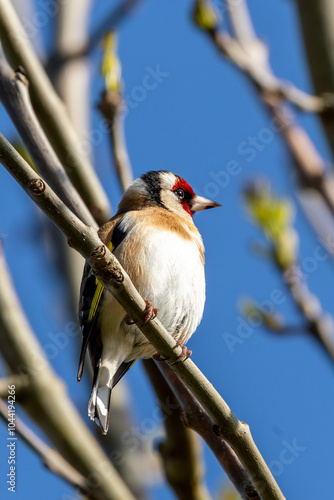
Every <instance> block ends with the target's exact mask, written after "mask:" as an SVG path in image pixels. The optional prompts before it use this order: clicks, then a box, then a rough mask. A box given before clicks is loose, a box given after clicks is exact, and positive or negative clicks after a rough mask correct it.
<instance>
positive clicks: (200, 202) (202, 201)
mask: <svg viewBox="0 0 334 500" xmlns="http://www.w3.org/2000/svg"><path fill="white" fill-rule="evenodd" d="M221 206H222V205H221V204H220V203H217V202H216V201H212V200H208V198H203V196H198V195H197V194H195V196H194V197H193V199H192V200H191V207H190V209H191V211H192V212H193V213H195V212H199V211H200V210H206V209H207V208H214V207H221Z"/></svg>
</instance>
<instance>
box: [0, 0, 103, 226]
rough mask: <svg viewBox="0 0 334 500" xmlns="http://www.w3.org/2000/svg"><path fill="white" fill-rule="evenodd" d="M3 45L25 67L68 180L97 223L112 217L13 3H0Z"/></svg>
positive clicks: (36, 106) (6, 0)
mask: <svg viewBox="0 0 334 500" xmlns="http://www.w3.org/2000/svg"><path fill="white" fill-rule="evenodd" d="M0 9H1V10H0V33H1V42H2V43H3V46H4V48H5V51H6V54H7V55H8V57H9V58H10V60H11V62H12V64H13V66H20V65H21V66H22V67H24V69H25V71H26V74H27V77H28V80H29V84H30V94H31V99H32V103H33V106H34V109H35V112H36V114H37V116H38V118H39V120H40V122H41V124H42V126H43V129H44V130H45V132H46V134H47V136H48V139H49V141H50V143H51V144H52V146H53V148H54V150H55V152H56V154H57V155H58V157H59V159H60V161H61V162H62V164H63V165H64V168H65V170H66V172H67V173H68V176H69V178H70V179H71V181H72V182H73V184H74V186H75V187H76V188H77V190H78V192H79V193H80V194H81V196H82V198H83V200H84V201H85V203H86V205H87V206H88V208H89V210H90V211H91V213H92V214H93V216H94V218H95V220H96V221H97V222H98V223H99V224H102V223H103V222H105V221H106V220H107V219H108V218H109V211H110V207H109V201H108V198H107V196H106V194H105V192H104V189H103V187H102V186H101V183H100V181H99V179H98V177H97V176H96V174H95V171H94V169H93V167H92V166H91V164H90V163H89V161H88V159H87V157H86V155H85V154H84V152H83V149H82V145H80V143H79V141H78V138H77V135H76V133H75V131H74V128H73V126H72V123H71V121H70V120H69V118H68V116H67V113H66V110H65V107H64V104H63V103H62V101H61V100H60V99H59V97H58V95H57V94H56V92H55V91H54V88H53V87H52V85H51V82H50V80H49V79H48V77H47V75H46V73H45V71H44V69H43V67H42V65H41V64H40V62H39V60H38V59H37V57H36V55H35V53H34V51H33V49H32V46H31V44H30V42H29V37H28V35H27V34H26V33H25V31H24V29H23V27H22V25H21V23H20V20H19V18H18V16H17V14H16V12H15V10H14V8H13V6H12V5H11V2H10V0H1V3H0Z"/></svg>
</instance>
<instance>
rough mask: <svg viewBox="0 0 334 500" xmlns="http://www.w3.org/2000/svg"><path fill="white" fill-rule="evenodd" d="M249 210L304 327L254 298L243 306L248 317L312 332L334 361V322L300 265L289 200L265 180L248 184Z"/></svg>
mask: <svg viewBox="0 0 334 500" xmlns="http://www.w3.org/2000/svg"><path fill="white" fill-rule="evenodd" d="M244 196H245V200H246V206H247V211H248V213H249V215H250V216H251V218H252V219H253V221H254V222H255V223H256V224H257V225H258V226H259V227H260V229H261V231H262V232H263V234H264V236H265V238H266V239H267V241H268V242H269V244H270V247H269V251H268V254H269V255H270V258H271V261H272V262H273V263H274V264H275V266H276V268H277V269H278V270H279V272H280V274H281V275H282V279H283V281H284V282H285V284H286V286H287V287H288V289H289V292H290V294H291V297H292V299H293V301H294V303H295V305H296V306H297V308H298V309H299V311H300V313H301V314H302V316H303V318H304V319H305V320H306V321H304V328H303V330H302V329H301V326H302V325H300V326H295V327H294V326H285V325H284V324H283V323H282V321H281V319H280V318H279V316H278V315H275V314H273V313H272V312H270V313H268V312H266V311H264V310H263V309H261V307H260V308H259V307H258V306H256V305H254V304H253V303H252V301H250V302H249V303H248V304H247V303H246V304H245V305H244V306H243V311H244V314H245V315H247V316H248V317H249V318H251V317H252V315H255V316H257V317H258V318H259V319H260V320H261V322H262V323H263V324H264V325H265V326H267V327H268V328H269V329H270V330H271V331H274V332H277V333H296V332H298V331H304V332H305V331H306V332H310V333H312V334H313V335H314V337H315V338H317V340H318V341H319V342H320V343H321V345H322V346H323V348H324V349H325V350H326V352H327V354H329V356H330V357H331V359H332V361H334V321H333V318H332V317H331V316H330V315H329V314H328V313H325V312H324V311H323V309H322V306H321V304H320V301H319V299H318V298H317V297H316V296H315V295H313V294H312V293H311V292H310V290H309V288H308V286H307V284H306V281H305V278H304V275H303V272H302V271H301V269H300V267H299V266H298V242H299V237H298V234H297V232H296V230H295V229H294V227H293V210H292V208H291V204H290V203H289V201H288V200H285V199H279V198H277V197H276V196H275V195H274V194H273V193H272V192H271V191H270V185H268V184H267V183H264V182H256V181H255V182H254V183H252V184H249V185H248V186H247V188H246V189H245V191H244Z"/></svg>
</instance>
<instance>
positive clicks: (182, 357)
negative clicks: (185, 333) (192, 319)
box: [170, 340, 193, 366]
mask: <svg viewBox="0 0 334 500" xmlns="http://www.w3.org/2000/svg"><path fill="white" fill-rule="evenodd" d="M175 347H181V349H182V352H181V354H180V356H179V357H178V358H177V359H176V360H175V361H174V362H173V363H171V364H170V366H173V365H175V364H176V363H181V361H185V360H186V359H188V358H190V356H191V355H192V353H193V352H192V351H190V350H189V349H187V346H186V345H183V344H182V343H181V342H180V341H179V340H178V341H177V342H176V344H175ZM175 347H174V349H175Z"/></svg>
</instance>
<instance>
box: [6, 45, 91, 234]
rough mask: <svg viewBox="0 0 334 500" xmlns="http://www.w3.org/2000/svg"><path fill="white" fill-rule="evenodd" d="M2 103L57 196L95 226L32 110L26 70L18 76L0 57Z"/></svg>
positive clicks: (18, 72) (89, 223) (82, 218)
mask: <svg viewBox="0 0 334 500" xmlns="http://www.w3.org/2000/svg"><path fill="white" fill-rule="evenodd" d="M0 99H1V101H2V103H3V104H4V106H5V108H6V110H7V112H8V114H9V116H10V117H11V119H12V120H13V122H14V124H15V126H16V128H17V130H18V132H19V134H20V136H21V138H22V139H23V142H24V143H25V145H26V147H27V149H28V150H29V152H30V154H31V156H32V158H33V160H34V161H35V163H36V166H37V168H38V170H39V172H40V174H41V175H42V176H43V178H44V179H45V180H46V181H47V182H48V183H49V185H50V186H51V187H52V189H53V190H54V191H55V192H56V193H57V194H58V196H59V197H60V198H61V199H63V200H64V202H65V203H66V204H67V206H68V207H69V208H71V209H72V210H73V212H74V213H75V214H76V215H77V216H78V217H79V218H80V219H81V220H82V221H83V222H85V223H86V224H88V225H91V226H95V227H96V223H95V221H94V218H93V217H92V215H91V213H90V212H89V210H88V208H87V206H86V205H85V204H84V202H83V200H82V198H81V196H80V195H79V193H78V192H77V191H76V189H75V188H74V186H73V184H72V183H71V181H70V180H69V178H68V176H67V175H66V173H65V171H64V168H63V166H62V164H61V163H60V161H59V159H58V157H57V156H56V154H55V152H54V151H53V149H52V147H51V145H50V143H49V141H48V139H47V137H46V136H45V134H44V131H43V129H42V127H41V126H40V124H39V122H38V120H37V118H36V115H35V113H34V110H33V108H32V106H31V102H30V97H29V92H28V81H27V79H26V77H25V75H24V72H23V69H22V68H19V69H18V70H17V71H16V72H15V73H14V72H13V71H12V70H11V68H10V66H9V64H8V63H7V62H6V60H5V58H4V57H3V56H1V54H0Z"/></svg>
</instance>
